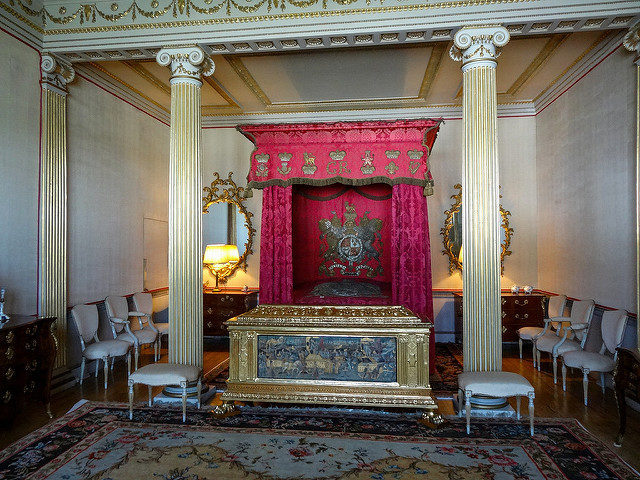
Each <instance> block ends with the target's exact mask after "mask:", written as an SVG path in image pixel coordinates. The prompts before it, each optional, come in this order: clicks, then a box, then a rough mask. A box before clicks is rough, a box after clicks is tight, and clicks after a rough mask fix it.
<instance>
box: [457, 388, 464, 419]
mask: <svg viewBox="0 0 640 480" xmlns="http://www.w3.org/2000/svg"><path fill="white" fill-rule="evenodd" d="M463 402H464V392H463V391H462V390H461V389H458V416H459V417H460V418H462V404H463Z"/></svg>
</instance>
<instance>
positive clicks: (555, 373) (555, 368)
mask: <svg viewBox="0 0 640 480" xmlns="http://www.w3.org/2000/svg"><path fill="white" fill-rule="evenodd" d="M552 356H553V384H554V385H555V384H556V383H558V357H556V356H555V355H552Z"/></svg>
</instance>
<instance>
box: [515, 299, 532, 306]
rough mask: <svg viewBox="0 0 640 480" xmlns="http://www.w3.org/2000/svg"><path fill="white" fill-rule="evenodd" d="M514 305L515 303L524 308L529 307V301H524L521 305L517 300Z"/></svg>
mask: <svg viewBox="0 0 640 480" xmlns="http://www.w3.org/2000/svg"><path fill="white" fill-rule="evenodd" d="M514 303H515V304H516V305H521V306H523V307H524V306H525V305H528V304H529V300H523V301H522V303H520V300H516V301H515V302H514Z"/></svg>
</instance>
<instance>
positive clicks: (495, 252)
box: [450, 26, 509, 371]
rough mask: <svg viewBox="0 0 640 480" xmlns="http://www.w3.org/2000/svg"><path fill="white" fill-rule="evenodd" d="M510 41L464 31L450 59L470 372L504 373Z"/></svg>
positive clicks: (483, 31)
mask: <svg viewBox="0 0 640 480" xmlns="http://www.w3.org/2000/svg"><path fill="white" fill-rule="evenodd" d="M508 41H509V33H508V32H507V30H506V29H505V28H504V27H501V26H486V27H482V26H478V27H464V28H462V29H460V30H459V31H458V32H457V33H456V35H455V37H454V45H453V46H452V47H451V51H450V55H451V57H452V58H453V59H454V60H457V61H460V60H462V77H463V104H462V120H463V123H464V134H463V135H464V139H463V160H462V199H463V200H462V249H463V258H464V265H463V268H462V282H463V283H462V288H463V295H464V300H463V310H464V313H463V358H464V370H465V371H492V370H501V369H502V331H501V329H502V320H501V305H500V212H499V209H500V195H499V184H498V182H499V176H498V145H497V133H496V130H497V119H498V117H497V94H496V61H495V59H496V57H497V56H498V55H499V54H500V48H501V47H503V46H504V45H506V44H507V42H508Z"/></svg>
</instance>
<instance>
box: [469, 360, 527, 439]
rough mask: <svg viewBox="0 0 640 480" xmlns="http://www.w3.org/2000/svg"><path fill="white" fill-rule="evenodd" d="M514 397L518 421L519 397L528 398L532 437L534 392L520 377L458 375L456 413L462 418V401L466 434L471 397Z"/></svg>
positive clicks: (489, 374) (511, 374)
mask: <svg viewBox="0 0 640 480" xmlns="http://www.w3.org/2000/svg"><path fill="white" fill-rule="evenodd" d="M472 395H486V396H489V397H516V399H517V400H516V403H517V415H518V420H519V419H520V397H521V396H527V397H529V425H530V430H531V435H533V399H534V398H535V391H534V389H533V387H532V386H531V384H530V383H529V381H528V380H527V379H526V378H524V377H523V376H522V375H518V374H517V373H511V372H465V373H461V374H460V375H458V411H459V415H460V416H462V399H463V398H464V399H465V407H466V411H467V434H468V433H470V431H471V396H472Z"/></svg>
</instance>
